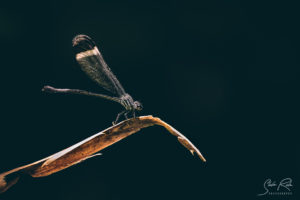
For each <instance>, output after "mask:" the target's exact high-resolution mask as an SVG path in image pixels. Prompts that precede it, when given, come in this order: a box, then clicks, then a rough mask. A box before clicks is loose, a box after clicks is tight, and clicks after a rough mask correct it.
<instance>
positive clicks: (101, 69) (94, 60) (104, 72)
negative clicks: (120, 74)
mask: <svg viewBox="0 0 300 200" xmlns="http://www.w3.org/2000/svg"><path fill="white" fill-rule="evenodd" d="M73 47H74V49H75V50H76V52H77V53H76V60H77V62H78V63H79V65H80V67H81V69H82V70H83V71H84V72H85V73H86V74H87V75H88V77H90V79H92V80H93V81H95V82H96V83H97V84H99V85H100V86H101V87H103V88H104V89H106V90H108V91H110V92H111V93H113V94H116V95H119V96H122V95H124V94H125V90H124V88H123V87H122V85H121V84H120V82H119V81H118V79H117V77H116V76H115V75H114V74H113V72H112V71H111V69H110V68H109V67H108V65H107V64H106V63H105V61H104V59H103V57H102V55H101V53H100V51H99V50H98V48H97V47H96V45H95V43H94V42H93V40H92V39H91V38H90V37H88V36H86V35H77V36H76V37H75V38H74V39H73Z"/></svg>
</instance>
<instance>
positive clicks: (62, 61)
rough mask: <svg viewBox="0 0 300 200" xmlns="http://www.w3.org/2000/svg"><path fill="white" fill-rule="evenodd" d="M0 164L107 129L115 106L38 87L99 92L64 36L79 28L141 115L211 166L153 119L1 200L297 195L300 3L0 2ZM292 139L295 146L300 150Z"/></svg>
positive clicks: (32, 157)
mask: <svg viewBox="0 0 300 200" xmlns="http://www.w3.org/2000/svg"><path fill="white" fill-rule="evenodd" d="M0 11H1V12H0V20H1V21H0V22H1V26H0V31H1V32H0V34H1V35H0V36H1V37H0V40H1V64H0V65H1V78H0V81H1V84H0V87H1V88H0V90H1V104H0V106H1V107H0V109H1V122H0V123H1V139H0V152H1V159H0V171H1V172H4V171H6V170H9V169H12V168H15V167H18V166H21V165H24V164H28V163H30V162H33V161H36V160H39V159H41V158H43V157H46V156H48V155H50V154H52V153H55V152H57V151H59V150H61V149H64V148H66V147H68V146H70V145H72V144H75V143H76V142H79V141H80V140H82V139H84V138H86V137H88V136H90V135H92V134H95V133H97V132H99V131H101V130H103V129H105V128H107V127H109V126H110V125H111V122H112V121H113V120H114V118H115V116H116V114H117V113H118V112H119V111H121V110H122V107H121V106H120V105H118V104H116V103H114V102H108V101H105V100H101V99H96V98H91V97H79V96H63V95H48V94H43V93H42V92H41V88H42V87H43V86H44V85H52V86H55V87H62V88H79V89H87V90H90V91H94V92H102V93H104V92H105V91H103V90H102V89H101V88H99V87H98V86H97V85H95V84H94V83H93V82H92V81H90V80H89V79H88V78H87V77H86V76H85V75H84V74H83V73H82V72H81V71H80V69H79V67H78V65H77V64H76V61H75V59H74V52H73V51H72V46H71V40H72V38H73V37H74V36H75V35H76V34H81V33H84V34H87V35H89V36H91V37H92V38H93V39H94V40H95V42H96V43H97V44H98V47H99V49H100V50H101V51H102V53H103V55H104V58H105V60H106V62H107V63H108V65H109V66H110V67H111V68H112V70H113V71H114V73H115V74H116V75H117V77H118V79H119V80H120V82H121V83H122V85H123V86H124V88H125V89H126V91H127V92H128V93H130V94H131V95H132V96H133V97H134V98H135V99H137V100H140V101H141V102H142V103H143V105H144V110H143V112H142V113H141V115H148V114H151V115H154V116H157V117H160V118H161V119H163V120H165V121H166V122H168V123H170V124H171V125H173V126H174V127H175V128H176V129H178V130H179V131H180V132H182V133H183V134H185V135H186V136H187V137H188V138H189V139H190V140H191V141H192V142H193V143H194V144H195V145H196V146H197V147H198V148H199V149H200V151H201V152H202V153H203V155H204V156H205V157H206V159H207V163H203V162H202V161H201V160H200V159H199V158H197V157H193V156H191V155H190V153H189V152H188V151H187V150H186V149H184V148H183V147H182V146H181V145H180V144H179V143H178V142H177V141H176V139H175V138H174V137H173V136H171V135H170V134H169V133H168V132H167V131H166V130H164V129H163V128H161V127H150V128H147V129H143V130H141V131H140V132H139V133H136V134H135V135H133V136H130V137H129V138H126V139H125V140H123V141H121V142H119V143H117V144H114V145H113V146H111V147H109V148H107V149H105V150H103V151H102V153H103V155H102V156H99V157H96V158H93V159H90V160H87V161H85V162H83V163H81V164H79V165H76V166H73V167H71V168H68V169H66V170H64V171H62V172H59V173H56V174H53V175H51V176H48V177H44V178H36V179H33V178H31V177H25V178H24V179H21V180H20V181H19V183H17V184H16V185H15V186H13V187H12V188H11V189H9V190H8V191H7V192H6V193H4V194H2V195H1V196H0V199H1V200H2V199H5V200H6V199H103V200H104V199H113V200H118V199H128V200H134V199H152V200H154V199H220V198H221V199H223V198H227V199H265V198H266V197H257V196H256V195H257V194H258V193H262V192H263V191H264V190H263V186H262V185H263V183H264V181H265V180H266V179H267V178H271V179H272V180H276V181H280V180H281V179H282V178H286V177H290V178H292V179H293V184H294V187H293V188H292V189H293V193H294V194H293V195H292V196H279V197H272V198H269V199H296V196H297V191H299V190H298V189H297V188H298V185H299V184H298V183H299V179H298V177H299V140H297V137H296V136H297V134H299V132H297V131H296V130H297V129H296V128H297V126H298V125H297V124H296V123H297V122H299V118H298V112H297V109H296V106H297V104H298V102H299V101H298V99H297V97H298V93H299V87H298V86H297V84H296V82H297V79H298V76H299V69H298V68H299V56H298V54H299V52H297V51H296V48H297V47H298V46H299V43H297V42H296V40H295V38H296V36H299V34H298V32H297V27H298V26H299V16H298V12H299V11H298V8H297V6H296V5H292V4H290V3H284V2H281V1H278V2H276V1H275V2H274V1H264V2H260V1H259V2H256V3H254V2H253V1H194V2H193V1H142V2H141V1H72V2H66V1H64V2H60V1H51V2H44V1H41V2H39V3H37V2H28V1H26V2H22V3H21V2H19V3H11V4H10V5H2V6H1V10H0ZM297 145H298V146H297Z"/></svg>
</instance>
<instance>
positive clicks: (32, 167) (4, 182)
mask: <svg viewBox="0 0 300 200" xmlns="http://www.w3.org/2000/svg"><path fill="white" fill-rule="evenodd" d="M153 125H160V126H163V127H165V128H166V129H167V130H168V131H169V132H170V133H171V134H172V135H174V136H176V137H177V139H178V141H179V142H180V143H181V144H182V145H183V146H184V147H185V148H187V149H188V150H189V151H190V152H191V153H192V154H194V152H196V154H197V155H198V156H199V157H200V159H201V160H203V161H204V162H205V161H206V160H205V158H204V157H203V156H202V154H201V153H200V151H199V150H198V149H197V148H196V147H195V146H194V145H193V144H192V143H191V142H190V141H189V140H188V139H187V138H186V137H185V136H184V135H182V134H181V133H179V132H178V131H177V130H176V129H174V128H173V127H172V126H170V125H169V124H167V123H166V122H164V121H162V120H161V119H159V118H157V117H152V116H151V115H149V116H140V117H137V118H131V119H128V120H125V121H122V122H120V123H119V124H116V125H114V126H111V127H109V128H107V129H105V130H103V131H101V132H99V133H97V134H95V135H93V136H91V137H89V138H87V139H85V140H83V141H81V142H79V143H77V144H75V145H73V146H71V147H69V148H66V149H64V150H62V151H60V152H58V153H56V154H53V155H51V156H49V157H47V158H44V159H42V160H39V161H36V162H34V163H31V164H29V165H24V166H22V167H18V168H15V169H13V170H10V171H7V172H4V173H2V174H0V193H2V192H5V191H6V190H7V189H8V188H10V187H11V186H12V185H14V184H15V183H16V182H17V181H18V180H19V178H20V176H21V175H22V174H29V175H31V176H32V177H42V176H48V175H50V174H53V173H55V172H58V171H61V170H63V169H66V168H68V167H70V166H72V165H75V164H77V163H79V162H82V161H84V160H86V159H88V158H91V157H94V156H97V155H100V154H96V153H97V152H99V151H100V150H102V149H104V148H106V147H108V146H110V145H112V144H114V143H116V142H118V141H120V140H122V139H124V138H126V137H128V136H129V135H131V134H133V133H136V132H138V131H139V130H140V129H142V128H146V127H149V126H153Z"/></svg>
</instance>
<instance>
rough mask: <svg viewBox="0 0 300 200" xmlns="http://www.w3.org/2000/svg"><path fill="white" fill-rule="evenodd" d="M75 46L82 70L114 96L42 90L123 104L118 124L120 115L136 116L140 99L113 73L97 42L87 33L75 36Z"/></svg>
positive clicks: (61, 90) (76, 91) (139, 106)
mask: <svg viewBox="0 0 300 200" xmlns="http://www.w3.org/2000/svg"><path fill="white" fill-rule="evenodd" d="M72 44H73V48H74V50H75V53H76V61H77V62H78V64H79V66H80V68H81V70H82V71H83V72H84V73H85V74H86V75H87V76H88V77H89V78H90V79H91V80H93V81H94V82H95V83H97V84H98V85H100V86H101V87H102V88H104V89H105V90H107V91H109V92H110V93H112V94H113V95H114V96H109V95H105V94H99V93H93V92H89V91H86V90H79V89H61V88H54V87H51V86H44V87H43V89H42V91H44V92H48V93H64V94H79V95H86V96H93V97H99V98H103V99H107V100H110V101H114V102H117V103H119V104H121V105H122V106H123V107H124V108H125V110H123V111H122V112H120V113H118V115H117V117H116V119H115V121H113V124H116V123H117V122H118V121H119V119H120V117H121V116H122V115H124V117H125V118H126V119H127V118H128V114H132V116H133V117H134V118H135V112H136V111H141V110H142V109H143V106H142V104H141V103H140V102H139V101H135V100H133V98H132V97H131V96H130V95H129V94H128V93H126V92H125V90H124V88H123V87H122V85H121V83H120V82H119V80H118V79H117V77H116V76H115V75H114V74H113V72H112V71H111V69H110V68H109V67H108V65H107V64H106V62H105V61H104V59H103V56H102V54H101V53H100V51H99V49H98V48H97V46H96V44H95V42H94V41H93V40H92V39H91V38H90V37H89V36H87V35H82V34H81V35H77V36H75V37H74V39H73V41H72Z"/></svg>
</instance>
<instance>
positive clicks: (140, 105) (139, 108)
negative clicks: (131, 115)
mask: <svg viewBox="0 0 300 200" xmlns="http://www.w3.org/2000/svg"><path fill="white" fill-rule="evenodd" d="M134 105H135V109H136V110H143V105H142V104H141V103H140V102H138V101H135V102H134Z"/></svg>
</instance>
